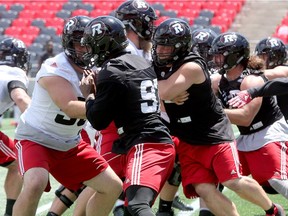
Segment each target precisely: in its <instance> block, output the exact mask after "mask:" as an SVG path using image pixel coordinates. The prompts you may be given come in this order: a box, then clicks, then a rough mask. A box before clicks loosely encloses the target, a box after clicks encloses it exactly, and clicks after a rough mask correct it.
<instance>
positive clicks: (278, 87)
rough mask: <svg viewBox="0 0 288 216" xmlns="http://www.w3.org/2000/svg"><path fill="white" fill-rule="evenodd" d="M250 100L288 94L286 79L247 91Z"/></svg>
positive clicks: (279, 79)
mask: <svg viewBox="0 0 288 216" xmlns="http://www.w3.org/2000/svg"><path fill="white" fill-rule="evenodd" d="M248 93H249V94H250V95H251V97H252V98H255V97H270V96H273V95H283V94H288V78H277V79H274V80H271V81H268V82H266V83H265V84H264V85H263V86H261V87H258V88H251V89H248Z"/></svg>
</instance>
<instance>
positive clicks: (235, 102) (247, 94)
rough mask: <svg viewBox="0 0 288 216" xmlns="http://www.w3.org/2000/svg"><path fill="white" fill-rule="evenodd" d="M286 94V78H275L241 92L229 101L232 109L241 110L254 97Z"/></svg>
mask: <svg viewBox="0 0 288 216" xmlns="http://www.w3.org/2000/svg"><path fill="white" fill-rule="evenodd" d="M284 94H288V78H277V79H274V80H271V81H268V82H266V83H265V84H264V85H263V86H261V87H257V88H250V89H248V90H245V91H241V92H239V93H238V95H237V96H236V97H234V98H232V99H231V100H230V101H229V105H231V106H232V107H233V108H241V107H243V106H244V105H245V104H247V103H249V102H250V101H251V100H252V99H253V98H256V97H270V96H273V95H284Z"/></svg>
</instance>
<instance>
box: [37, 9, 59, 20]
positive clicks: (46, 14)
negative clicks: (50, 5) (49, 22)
mask: <svg viewBox="0 0 288 216" xmlns="http://www.w3.org/2000/svg"><path fill="white" fill-rule="evenodd" d="M55 14H56V11H51V10H42V11H36V13H35V18H42V19H49V18H53V17H55Z"/></svg>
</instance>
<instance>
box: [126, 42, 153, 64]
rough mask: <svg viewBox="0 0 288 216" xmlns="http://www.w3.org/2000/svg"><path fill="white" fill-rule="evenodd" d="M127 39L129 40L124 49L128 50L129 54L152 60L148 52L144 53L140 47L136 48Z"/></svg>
mask: <svg viewBox="0 0 288 216" xmlns="http://www.w3.org/2000/svg"><path fill="white" fill-rule="evenodd" d="M128 41H129V44H128V46H127V47H126V49H125V50H126V51H128V52H130V53H131V54H134V55H138V56H141V57H143V58H145V59H147V60H148V61H151V60H152V57H151V53H150V52H148V53H144V51H143V50H142V49H138V48H137V47H136V46H135V44H134V43H133V42H132V41H131V40H129V39H128Z"/></svg>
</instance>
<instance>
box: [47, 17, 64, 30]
mask: <svg viewBox="0 0 288 216" xmlns="http://www.w3.org/2000/svg"><path fill="white" fill-rule="evenodd" d="M45 25H46V26H52V27H57V28H58V27H61V28H63V25H64V19H62V18H59V17H53V18H50V19H46V24H45Z"/></svg>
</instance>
